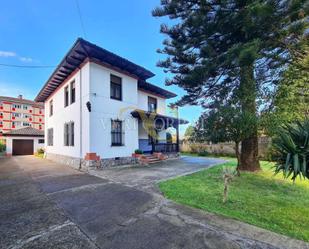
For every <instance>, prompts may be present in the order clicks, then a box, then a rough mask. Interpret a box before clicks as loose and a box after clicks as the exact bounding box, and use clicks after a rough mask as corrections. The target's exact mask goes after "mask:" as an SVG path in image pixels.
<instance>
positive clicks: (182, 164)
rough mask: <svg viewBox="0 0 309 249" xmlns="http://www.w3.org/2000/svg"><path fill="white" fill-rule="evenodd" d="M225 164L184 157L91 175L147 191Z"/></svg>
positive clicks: (210, 159)
mask: <svg viewBox="0 0 309 249" xmlns="http://www.w3.org/2000/svg"><path fill="white" fill-rule="evenodd" d="M224 162H225V161H224V160H222V159H218V158H203V157H189V156H184V157H181V158H180V159H171V160H166V161H162V162H159V163H156V164H150V165H147V166H137V167H133V168H132V167H129V168H114V169H104V170H91V171H90V172H89V173H90V174H92V175H95V176H98V177H101V178H105V179H109V180H111V181H114V182H115V183H120V184H124V185H126V186H129V187H137V188H143V189H146V188H152V187H153V186H154V184H155V183H157V182H159V181H162V180H166V179H169V178H174V177H177V176H182V175H186V174H192V173H193V172H197V171H200V170H202V169H206V168H209V167H211V166H213V165H216V164H220V163H224Z"/></svg>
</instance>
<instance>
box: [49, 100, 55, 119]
mask: <svg viewBox="0 0 309 249" xmlns="http://www.w3.org/2000/svg"><path fill="white" fill-rule="evenodd" d="M53 114H54V102H53V100H51V101H49V116H50V117H51V116H53Z"/></svg>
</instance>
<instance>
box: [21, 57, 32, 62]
mask: <svg viewBox="0 0 309 249" xmlns="http://www.w3.org/2000/svg"><path fill="white" fill-rule="evenodd" d="M19 60H20V61H22V62H33V59H32V58H30V57H19Z"/></svg>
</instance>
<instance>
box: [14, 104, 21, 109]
mask: <svg viewBox="0 0 309 249" xmlns="http://www.w3.org/2000/svg"><path fill="white" fill-rule="evenodd" d="M13 108H15V109H21V104H13Z"/></svg>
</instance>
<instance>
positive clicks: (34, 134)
mask: <svg viewBox="0 0 309 249" xmlns="http://www.w3.org/2000/svg"><path fill="white" fill-rule="evenodd" d="M3 136H4V137H5V138H6V155H7V156H12V155H13V156H19V155H33V154H34V153H35V152H36V151H37V150H38V149H40V148H43V149H44V131H42V130H38V129H34V128H32V127H26V128H21V129H17V130H12V131H10V132H7V133H4V134H3Z"/></svg>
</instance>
